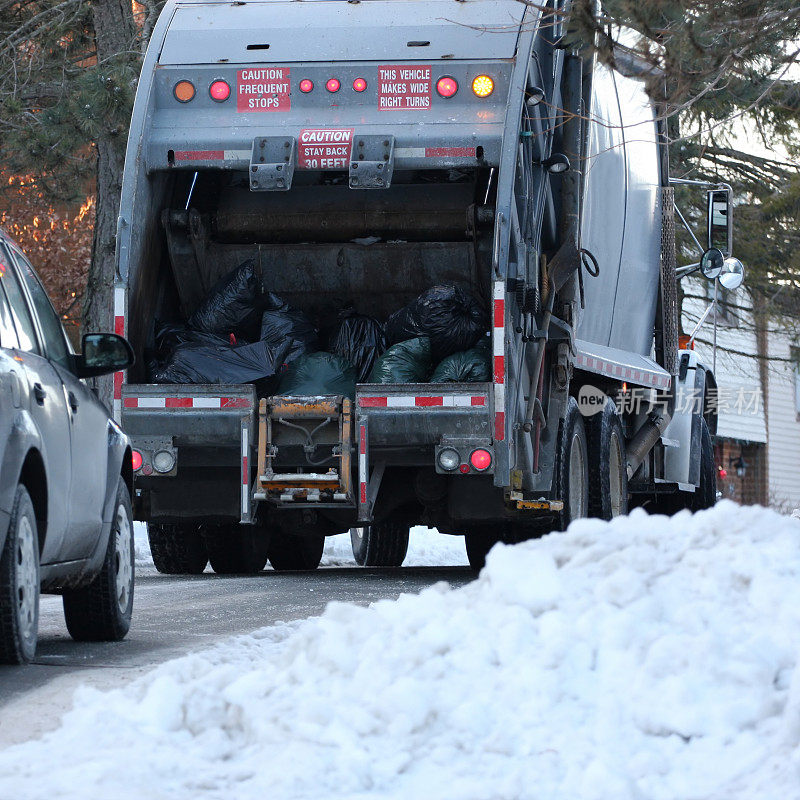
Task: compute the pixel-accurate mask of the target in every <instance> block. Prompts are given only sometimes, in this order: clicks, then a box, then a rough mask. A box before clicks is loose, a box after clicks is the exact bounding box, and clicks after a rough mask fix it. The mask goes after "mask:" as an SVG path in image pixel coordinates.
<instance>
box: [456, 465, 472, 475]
mask: <svg viewBox="0 0 800 800" xmlns="http://www.w3.org/2000/svg"><path fill="white" fill-rule="evenodd" d="M458 470H459V472H461V474H462V475H466V474H467V473H468V472H469V464H462V465H461V466H460V467H459V468H458Z"/></svg>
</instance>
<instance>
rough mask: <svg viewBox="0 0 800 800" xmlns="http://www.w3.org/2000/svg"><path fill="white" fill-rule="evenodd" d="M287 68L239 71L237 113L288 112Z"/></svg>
mask: <svg viewBox="0 0 800 800" xmlns="http://www.w3.org/2000/svg"><path fill="white" fill-rule="evenodd" d="M291 102H292V101H291V97H290V95H289V67H264V68H260V67H259V68H255V69H240V70H239V72H238V73H237V75H236V110H237V111H288V110H289V109H290V108H291Z"/></svg>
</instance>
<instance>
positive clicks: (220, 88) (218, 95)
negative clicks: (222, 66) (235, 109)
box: [208, 81, 231, 103]
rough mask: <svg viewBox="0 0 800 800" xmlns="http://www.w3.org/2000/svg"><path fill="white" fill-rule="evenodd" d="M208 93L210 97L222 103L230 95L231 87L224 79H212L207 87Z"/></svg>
mask: <svg viewBox="0 0 800 800" xmlns="http://www.w3.org/2000/svg"><path fill="white" fill-rule="evenodd" d="M208 93H209V94H210V95H211V99H212V100H215V101H216V102H217V103H224V102H225V101H226V100H227V99H228V98H229V97H230V96H231V87H230V86H228V84H227V82H226V81H214V83H212V84H211V86H209V87H208Z"/></svg>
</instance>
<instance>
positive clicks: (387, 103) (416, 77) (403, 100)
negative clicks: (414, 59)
mask: <svg viewBox="0 0 800 800" xmlns="http://www.w3.org/2000/svg"><path fill="white" fill-rule="evenodd" d="M430 107H431V68H430V66H425V65H417V66H413V65H411V66H409V65H402V64H396V65H392V64H388V65H386V66H382V67H378V110H379V111H388V110H392V109H396V110H398V111H407V110H411V109H416V110H423V109H426V108H430Z"/></svg>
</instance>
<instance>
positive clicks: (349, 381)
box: [277, 353, 356, 399]
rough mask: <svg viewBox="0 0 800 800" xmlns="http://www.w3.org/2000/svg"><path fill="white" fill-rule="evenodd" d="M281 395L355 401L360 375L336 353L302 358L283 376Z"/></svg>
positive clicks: (278, 392)
mask: <svg viewBox="0 0 800 800" xmlns="http://www.w3.org/2000/svg"><path fill="white" fill-rule="evenodd" d="M277 394H285V395H295V396H301V397H313V396H316V395H334V394H340V395H343V396H344V397H349V398H351V399H352V398H354V397H355V394H356V371H355V370H354V369H353V368H352V367H351V366H350V364H348V363H347V361H345V360H344V359H343V358H342V357H341V356H337V355H334V354H333V353H311V354H310V355H305V356H300V357H299V358H296V359H295V360H294V361H292V363H291V364H289V366H288V367H287V368H286V371H285V372H283V373H282V374H281V378H280V382H279V384H278V391H277Z"/></svg>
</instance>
